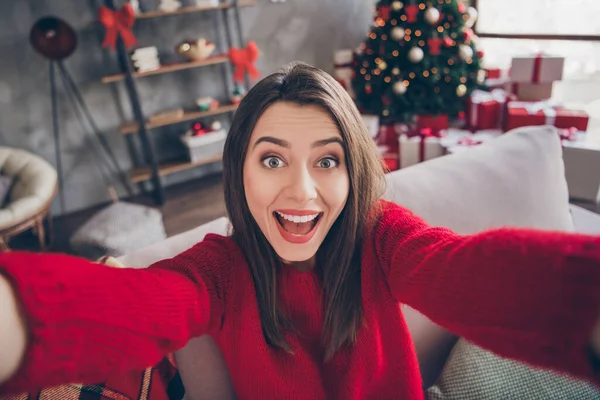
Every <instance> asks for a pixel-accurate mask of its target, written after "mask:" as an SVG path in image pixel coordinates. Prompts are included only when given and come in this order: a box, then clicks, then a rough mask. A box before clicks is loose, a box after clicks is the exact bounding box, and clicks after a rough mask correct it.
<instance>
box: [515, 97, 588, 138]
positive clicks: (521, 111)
mask: <svg viewBox="0 0 600 400" xmlns="http://www.w3.org/2000/svg"><path fill="white" fill-rule="evenodd" d="M588 121H589V115H588V114H587V113H586V112H585V111H578V110H568V109H566V108H562V107H559V106H557V105H556V104H553V103H552V102H551V101H548V100H546V101H538V102H525V101H512V102H510V103H509V104H508V111H507V115H506V123H505V126H504V130H506V131H509V130H511V129H514V128H518V127H521V126H529V125H553V126H555V127H557V128H563V129H568V128H571V127H575V128H577V129H578V130H580V131H586V130H587V126H588Z"/></svg>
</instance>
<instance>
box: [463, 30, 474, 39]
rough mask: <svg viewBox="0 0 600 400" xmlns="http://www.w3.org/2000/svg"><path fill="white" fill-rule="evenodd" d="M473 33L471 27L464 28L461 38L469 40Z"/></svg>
mask: <svg viewBox="0 0 600 400" xmlns="http://www.w3.org/2000/svg"><path fill="white" fill-rule="evenodd" d="M474 34H475V33H473V29H471V28H465V30H464V31H463V38H464V39H465V40H471V38H472V37H473V35H474Z"/></svg>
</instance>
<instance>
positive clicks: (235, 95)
mask: <svg viewBox="0 0 600 400" xmlns="http://www.w3.org/2000/svg"><path fill="white" fill-rule="evenodd" d="M245 95H246V93H245V91H244V88H243V87H242V86H241V85H239V84H237V83H236V84H235V86H234V88H233V92H232V93H231V103H232V104H236V105H237V104H240V103H241V101H242V99H243V98H244V96H245Z"/></svg>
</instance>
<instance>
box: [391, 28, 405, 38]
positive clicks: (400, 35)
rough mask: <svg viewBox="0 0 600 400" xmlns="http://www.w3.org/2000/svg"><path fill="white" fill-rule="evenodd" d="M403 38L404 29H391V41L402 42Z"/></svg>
mask: <svg viewBox="0 0 600 400" xmlns="http://www.w3.org/2000/svg"><path fill="white" fill-rule="evenodd" d="M402 38H404V29H402V28H400V27H398V26H396V27H394V28H393V29H392V39H394V40H402Z"/></svg>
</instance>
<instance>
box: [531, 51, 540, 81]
mask: <svg viewBox="0 0 600 400" xmlns="http://www.w3.org/2000/svg"><path fill="white" fill-rule="evenodd" d="M541 74H542V53H538V54H537V55H536V56H535V60H534V61H533V76H532V77H531V82H533V83H540V75H541Z"/></svg>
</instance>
